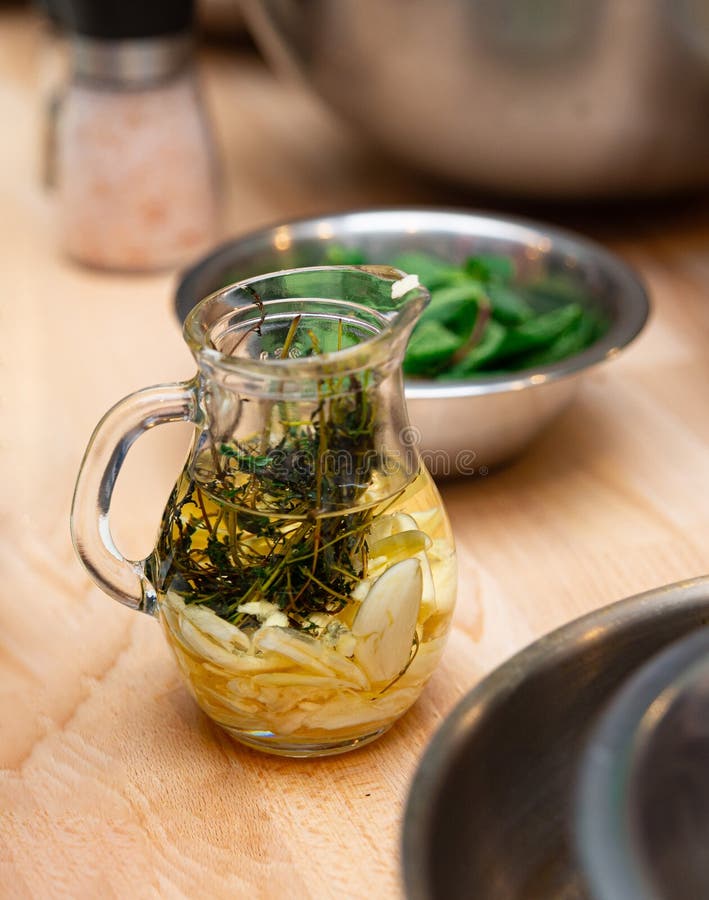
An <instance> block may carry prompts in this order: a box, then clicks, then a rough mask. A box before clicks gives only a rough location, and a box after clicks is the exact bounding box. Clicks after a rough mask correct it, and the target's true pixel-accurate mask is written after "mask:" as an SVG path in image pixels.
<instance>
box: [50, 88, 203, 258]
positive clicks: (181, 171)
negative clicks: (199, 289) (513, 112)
mask: <svg viewBox="0 0 709 900" xmlns="http://www.w3.org/2000/svg"><path fill="white" fill-rule="evenodd" d="M57 145H58V157H57V172H58V178H57V180H58V202H59V211H58V212H59V229H60V238H61V242H62V244H63V246H64V248H65V250H66V251H67V253H69V254H70V255H71V256H72V257H74V258H75V259H77V260H79V261H81V262H83V263H86V264H88V265H91V266H98V267H101V268H110V269H126V270H135V271H140V270H150V269H160V268H164V267H169V266H173V265H177V264H180V263H182V262H184V261H185V260H188V259H189V258H191V257H193V256H195V255H196V254H198V253H199V252H200V251H201V250H203V249H204V248H205V247H206V246H207V245H208V244H210V243H212V242H213V241H214V238H215V236H216V225H217V219H218V201H217V191H216V174H215V165H214V156H213V152H212V147H211V144H210V139H209V134H208V131H207V127H206V121H205V119H204V115H203V111H202V109H201V108H200V104H199V97H198V94H197V90H196V84H195V81H194V78H193V76H192V75H191V74H189V73H186V74H184V75H181V76H179V77H178V78H176V79H174V80H172V81H170V82H168V83H167V84H159V85H156V86H154V87H151V88H148V89H144V90H135V91H120V92H119V91H112V90H109V89H105V88H104V89H102V88H99V87H94V86H91V85H89V84H82V83H74V84H73V85H72V86H71V88H70V89H69V91H68V92H67V95H66V98H65V100H64V104H63V108H62V111H61V115H60V123H59V133H58V141H57Z"/></svg>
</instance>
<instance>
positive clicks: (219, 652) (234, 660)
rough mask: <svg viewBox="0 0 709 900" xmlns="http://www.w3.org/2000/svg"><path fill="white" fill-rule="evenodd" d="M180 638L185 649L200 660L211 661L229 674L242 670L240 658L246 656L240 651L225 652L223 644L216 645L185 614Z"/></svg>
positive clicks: (182, 618)
mask: <svg viewBox="0 0 709 900" xmlns="http://www.w3.org/2000/svg"><path fill="white" fill-rule="evenodd" d="M179 636H180V639H181V641H182V643H183V644H184V645H185V647H186V648H187V649H188V650H190V651H191V652H192V653H193V654H194V655H195V656H196V657H197V658H198V659H201V660H205V659H206V660H209V662H212V663H214V664H215V665H217V666H220V667H221V668H223V669H226V670H227V671H229V672H238V671H239V670H240V666H239V657H242V658H246V654H244V653H241V652H240V651H234V652H230V651H229V650H225V649H224V647H222V645H221V644H217V643H215V642H214V641H213V640H212V639H211V638H209V637H207V636H206V635H205V634H203V633H202V632H201V631H200V630H199V628H195V626H194V625H193V624H192V622H190V620H189V619H188V618H187V617H186V616H185V615H184V613H182V614H180V627H179ZM237 654H238V655H237Z"/></svg>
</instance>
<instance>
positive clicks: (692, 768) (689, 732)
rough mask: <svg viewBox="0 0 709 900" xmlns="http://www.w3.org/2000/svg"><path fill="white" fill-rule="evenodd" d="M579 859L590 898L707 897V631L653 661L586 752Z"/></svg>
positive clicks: (608, 715)
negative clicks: (588, 886) (589, 890)
mask: <svg viewBox="0 0 709 900" xmlns="http://www.w3.org/2000/svg"><path fill="white" fill-rule="evenodd" d="M581 772H582V777H581V780H580V789H579V793H578V800H579V803H578V828H577V836H576V841H577V845H578V854H579V859H580V860H581V861H582V863H583V870H584V872H585V874H586V876H587V878H588V881H589V884H590V887H591V893H592V895H593V897H594V898H596V900H673V898H687V900H694V898H696V900H701V898H705V897H707V896H708V895H709V852H708V851H707V848H709V631H708V630H707V629H702V630H701V631H699V632H698V633H696V634H692V635H690V636H689V637H685V638H682V640H681V641H678V642H677V643H675V644H673V645H672V646H671V647H668V648H667V649H666V650H664V651H663V652H662V653H660V654H659V655H658V656H656V657H653V659H651V660H650V662H648V663H646V664H645V665H644V666H643V667H642V668H641V669H640V670H639V671H638V672H636V673H635V675H633V677H632V678H631V679H629V681H628V683H627V684H626V685H624V686H623V689H622V690H621V691H620V692H619V693H618V695H617V696H616V697H615V698H614V699H613V701H612V703H611V704H610V706H609V708H608V709H607V710H606V712H605V713H604V715H603V717H602V719H601V721H600V723H599V724H598V726H597V728H596V729H595V730H594V732H593V735H592V737H591V740H590V742H589V746H588V748H587V750H586V753H585V754H584V759H583V765H582V770H581Z"/></svg>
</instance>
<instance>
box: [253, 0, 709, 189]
mask: <svg viewBox="0 0 709 900" xmlns="http://www.w3.org/2000/svg"><path fill="white" fill-rule="evenodd" d="M244 10H245V13H246V15H247V18H248V21H249V23H250V25H251V28H252V30H253V33H254V36H255V37H256V39H257V40H258V41H259V42H260V43H261V44H262V46H263V48H264V50H265V51H266V52H267V55H268V56H270V57H271V58H273V59H274V60H275V61H276V62H277V63H282V64H285V65H286V66H287V67H288V68H290V69H291V70H293V69H295V70H297V71H298V73H299V74H300V76H301V77H302V78H303V79H304V80H305V81H306V82H307V83H308V84H309V85H310V87H311V88H312V89H313V90H314V91H315V92H316V93H317V94H318V95H319V96H320V97H322V98H323V99H324V100H325V101H326V102H327V103H328V104H329V105H330V106H331V107H332V108H333V109H334V110H336V111H337V112H338V113H340V114H341V115H342V116H343V117H344V118H345V119H347V120H349V122H350V123H351V124H352V125H353V126H354V128H353V136H355V137H356V136H357V135H361V134H364V135H366V136H368V137H369V138H372V139H373V140H375V141H376V142H378V143H379V144H381V145H382V146H383V147H385V148H387V149H388V150H389V151H391V152H392V153H394V154H396V155H398V156H399V157H400V158H401V159H403V160H406V161H408V162H409V163H412V164H414V165H415V166H418V167H420V168H421V169H425V170H428V171H430V172H433V173H437V174H439V175H442V176H445V177H446V178H448V179H452V180H456V181H458V182H461V183H463V184H467V185H471V186H475V187H484V188H488V189H493V190H495V191H502V192H506V193H515V194H526V195H530V196H538V197H552V196H553V197H578V196H602V195H606V196H609V195H618V194H624V193H648V192H657V191H666V190H670V189H677V188H687V187H690V186H698V185H701V184H706V183H707V181H708V180H709V117H707V115H706V103H707V96H708V95H709V7H708V6H707V4H706V3H705V2H703V0H620V2H618V0H336V2H327V0H326V2H315V0H313V2H302V0H246V2H245V3H244Z"/></svg>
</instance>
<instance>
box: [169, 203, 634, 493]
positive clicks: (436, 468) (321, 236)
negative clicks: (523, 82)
mask: <svg viewBox="0 0 709 900" xmlns="http://www.w3.org/2000/svg"><path fill="white" fill-rule="evenodd" d="M331 244H340V245H344V246H346V247H356V248H360V249H361V250H362V251H363V252H364V253H365V255H366V257H367V259H368V260H369V261H371V262H375V263H376V262H381V263H386V262H391V260H392V258H393V257H394V256H396V255H397V254H398V253H400V252H401V251H402V250H421V251H425V252H428V253H433V254H436V255H438V256H440V257H441V258H443V259H448V260H450V261H451V262H462V261H463V260H464V259H465V258H466V257H467V256H470V255H471V254H474V253H497V254H509V255H511V256H512V257H514V259H515V261H516V264H517V269H518V273H519V280H520V282H521V283H527V282H533V281H536V280H539V279H541V278H544V277H546V276H548V275H552V274H555V273H564V274H565V275H567V276H568V277H570V278H571V279H573V281H574V283H575V284H576V285H577V286H578V287H579V288H580V289H582V291H583V293H584V294H585V295H586V296H587V298H588V304H589V306H591V307H594V308H596V309H598V310H600V311H601V312H602V313H603V314H604V315H605V316H606V317H607V318H608V320H609V322H610V327H609V329H608V331H607V332H606V334H605V335H604V336H603V337H602V338H600V340H598V341H596V343H595V344H593V346H591V347H588V348H587V349H586V350H584V351H583V352H582V353H579V354H578V355H577V356H574V357H571V358H569V359H567V360H563V361H561V362H559V363H555V364H554V365H550V366H542V367H540V368H538V369H535V370H534V371H531V370H530V371H526V372H519V373H515V374H512V375H489V376H485V377H480V378H477V379H475V380H467V381H455V382H454V381H448V382H446V383H445V384H442V383H436V382H433V381H423V380H408V381H407V383H406V399H407V405H408V408H409V416H410V418H411V422H412V424H413V425H414V426H415V427H416V428H417V429H418V431H419V432H420V438H421V440H420V446H421V450H422V453H423V455H424V458H425V460H426V463H427V464H428V466H429V469H430V470H431V471H432V473H433V474H434V475H435V476H437V477H444V476H447V475H456V474H475V473H478V472H480V470H481V469H483V471H484V470H485V468H488V469H489V468H492V467H493V466H497V465H500V464H501V463H503V462H507V461H508V460H510V459H512V458H513V457H514V456H516V455H518V454H519V453H521V452H522V451H523V450H524V449H525V448H526V447H527V445H528V444H529V443H530V442H531V441H532V440H533V439H534V438H535V437H537V435H538V434H539V433H540V432H541V431H542V429H543V428H544V427H545V426H546V425H547V424H549V422H551V421H552V419H553V418H554V417H555V416H556V415H558V414H559V413H560V412H561V410H562V409H563V408H564V407H565V406H566V405H567V403H568V402H569V401H570V400H571V398H572V397H573V395H574V393H575V392H576V390H577V388H578V386H579V383H580V381H581V378H582V376H583V374H584V373H585V372H586V371H587V370H588V369H589V368H590V367H592V366H594V365H596V364H597V363H599V362H601V361H603V360H606V359H610V358H611V357H613V356H615V355H616V354H617V353H618V352H619V351H620V350H621V349H622V348H623V347H625V346H626V345H627V344H628V343H629V342H630V341H632V340H633V338H634V337H636V335H637V334H638V333H639V331H640V330H641V329H642V327H643V325H644V324H645V321H646V319H647V316H648V309H649V307H648V300H647V296H646V293H645V290H644V289H643V286H642V284H641V283H640V281H639V280H638V278H637V276H636V275H635V274H634V273H633V272H632V271H631V270H630V269H628V268H627V267H626V266H625V265H624V264H623V263H622V262H621V261H620V260H619V259H618V258H617V257H615V256H613V255H612V254H611V253H609V252H607V251H606V250H604V249H603V248H601V247H599V246H598V245H596V244H594V243H592V242H591V241H588V240H586V239H584V238H581V237H579V236H577V235H573V234H570V233H569V232H566V231H562V230H560V229H557V228H552V227H550V226H547V225H541V224H538V223H534V222H527V221H524V220H521V219H512V218H507V217H501V216H493V215H482V214H479V213H469V212H458V211H448V210H439V209H391V210H373V211H362V212H346V213H340V214H335V215H324V216H321V217H317V218H311V219H301V220H299V221H294V222H288V223H285V224H282V225H277V226H274V227H272V228H266V229H264V230H263V231H258V232H254V233H252V234H248V235H245V236H244V237H240V238H236V239H235V240H233V241H229V242H228V243H226V244H224V245H223V246H222V247H219V248H218V249H217V250H215V251H214V252H213V253H212V254H210V255H209V256H207V257H206V258H205V259H203V260H201V261H200V262H198V263H197V264H196V265H194V266H193V267H192V268H191V269H189V270H188V271H187V272H186V273H185V274H184V275H183V277H182V279H181V280H180V283H179V285H178V288H177V295H176V307H177V312H178V315H179V316H180V318H181V319H184V317H185V316H186V315H187V313H188V312H189V310H190V309H191V308H192V306H194V304H195V303H197V302H198V301H199V300H201V299H202V298H203V297H206V296H207V294H210V293H211V292H212V291H214V290H216V289H217V288H219V287H222V286H223V285H224V284H227V283H229V282H230V281H237V280H239V279H241V278H249V277H251V276H253V275H258V274H262V273H265V272H273V271H276V270H278V269H287V268H291V267H295V266H308V265H318V264H321V263H322V262H323V258H324V255H325V253H326V251H327V248H328V246H330V245H331Z"/></svg>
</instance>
